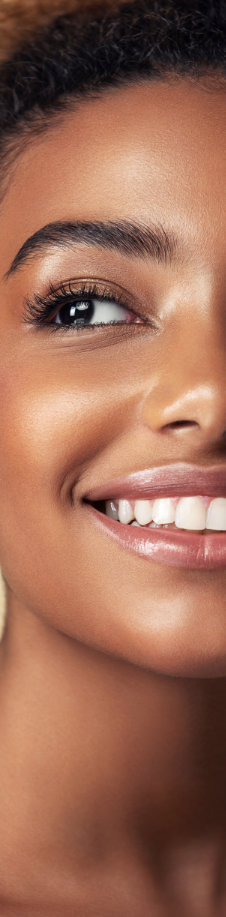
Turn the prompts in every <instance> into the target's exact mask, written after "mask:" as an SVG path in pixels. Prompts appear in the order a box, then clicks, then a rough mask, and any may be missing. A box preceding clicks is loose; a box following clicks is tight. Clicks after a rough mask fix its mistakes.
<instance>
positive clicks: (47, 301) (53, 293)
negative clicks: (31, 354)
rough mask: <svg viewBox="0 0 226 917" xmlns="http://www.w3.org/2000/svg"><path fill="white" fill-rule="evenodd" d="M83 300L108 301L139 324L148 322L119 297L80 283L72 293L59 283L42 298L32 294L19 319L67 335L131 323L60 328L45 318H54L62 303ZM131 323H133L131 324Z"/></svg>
mask: <svg viewBox="0 0 226 917" xmlns="http://www.w3.org/2000/svg"><path fill="white" fill-rule="evenodd" d="M84 297H86V300H92V299H94V298H95V299H99V300H101V302H111V303H115V304H116V305H117V304H118V305H119V306H121V307H123V308H124V309H127V310H128V312H130V313H131V314H132V315H134V318H138V319H140V320H141V321H142V322H143V323H148V320H147V319H145V317H144V316H141V315H139V314H138V313H137V312H135V310H134V309H132V308H131V305H130V304H129V303H128V301H126V299H125V298H124V297H123V296H122V294H120V293H119V294H118V293H113V292H111V291H110V290H107V289H106V288H105V289H103V288H102V289H100V287H98V285H97V284H96V283H92V284H90V283H84V284H83V285H82V286H81V287H80V288H79V289H76V290H74V289H73V287H72V284H71V283H67V285H65V284H64V283H62V284H61V286H60V287H59V289H58V290H55V289H54V287H53V286H52V285H51V284H50V287H49V291H48V293H47V295H46V296H45V297H42V296H40V295H39V294H38V293H35V294H34V298H33V300H29V299H27V300H26V309H25V312H24V315H23V320H24V322H26V323H29V324H33V325H36V326H39V327H43V326H45V327H47V328H48V329H49V330H50V331H51V332H59V331H61V332H64V333H65V332H68V331H72V330H73V331H76V332H77V333H78V332H80V333H81V332H83V333H84V331H87V330H90V329H91V330H92V331H95V330H98V328H103V327H105V328H109V326H110V325H112V326H118V325H122V326H123V325H125V324H131V323H129V322H128V323H127V322H123V321H118V322H117V321H111V322H102V323H96V324H95V323H94V324H89V325H81V326H79V325H77V326H76V325H66V324H65V325H64V324H63V323H62V325H61V324H60V323H54V322H53V323H51V322H49V321H48V319H49V318H50V317H51V316H52V318H53V319H54V317H55V316H56V315H57V313H58V312H59V311H60V309H62V307H63V306H65V305H66V304H68V305H70V303H72V302H76V300H77V302H79V301H80V300H82V299H83V298H84ZM134 324H135V323H134Z"/></svg>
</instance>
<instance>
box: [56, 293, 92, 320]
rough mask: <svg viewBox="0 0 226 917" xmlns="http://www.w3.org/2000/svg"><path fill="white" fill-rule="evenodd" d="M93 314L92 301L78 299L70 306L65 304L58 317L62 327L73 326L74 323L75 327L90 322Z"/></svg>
mask: <svg viewBox="0 0 226 917" xmlns="http://www.w3.org/2000/svg"><path fill="white" fill-rule="evenodd" d="M93 313H94V305H93V301H92V299H87V300H83V299H80V300H78V301H77V302H72V303H71V304H70V305H69V303H66V304H65V306H62V307H61V309H60V311H59V316H60V321H61V322H62V324H63V325H73V324H75V323H76V325H84V324H85V323H86V322H90V321H91V319H92V318H93Z"/></svg>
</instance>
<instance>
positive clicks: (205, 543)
mask: <svg viewBox="0 0 226 917" xmlns="http://www.w3.org/2000/svg"><path fill="white" fill-rule="evenodd" d="M224 495H226V467H225V465H215V466H212V467H207V466H200V465H190V464H187V463H182V462H181V463H178V464H177V463H174V464H171V465H160V466H159V467H157V468H156V467H155V468H146V469H144V470H143V471H138V472H135V473H132V474H130V475H128V476H127V477H124V478H117V479H115V480H113V481H108V482H107V483H106V484H101V485H100V486H98V487H95V488H93V489H92V490H90V491H89V493H88V494H87V495H86V497H85V500H90V501H92V502H95V501H100V500H117V499H120V498H125V499H128V500H136V499H140V500H142V499H143V500H145V499H153V498H154V497H156V496H158V497H164V496H168V497H180V496H208V497H217V496H224ZM84 508H85V509H86V511H87V512H88V513H89V515H90V518H92V520H93V522H94V524H96V525H97V526H98V528H99V530H101V531H102V532H103V533H105V535H107V536H110V537H111V538H113V540H114V541H116V542H117V544H118V545H119V546H120V547H122V548H124V549H127V550H129V551H132V552H133V553H135V554H136V555H138V556H140V557H143V558H146V559H147V560H151V561H155V562H156V563H159V564H166V565H168V566H175V567H184V568H187V569H195V570H214V569H218V568H222V567H225V566H226V532H216V533H212V532H211V533H210V534H206V533H205V534H202V533H201V534H200V533H198V532H187V531H181V530H179V529H178V530H175V529H163V527H162V526H159V527H157V528H154V529H151V528H146V527H141V526H139V527H137V526H130V525H123V524H122V523H120V522H116V521H115V520H114V519H111V518H110V517H108V516H106V515H104V513H101V512H99V510H98V509H97V508H96V507H94V506H92V505H91V503H86V502H85V503H84Z"/></svg>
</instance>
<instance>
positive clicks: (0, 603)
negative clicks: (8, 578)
mask: <svg viewBox="0 0 226 917" xmlns="http://www.w3.org/2000/svg"><path fill="white" fill-rule="evenodd" d="M4 609H5V601H4V589H3V582H2V578H1V571H0V637H1V632H2V626H3V620H4Z"/></svg>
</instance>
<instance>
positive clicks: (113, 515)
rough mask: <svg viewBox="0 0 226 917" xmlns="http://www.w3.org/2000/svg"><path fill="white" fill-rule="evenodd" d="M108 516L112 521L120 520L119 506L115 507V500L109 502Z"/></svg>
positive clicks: (107, 506) (107, 507)
mask: <svg viewBox="0 0 226 917" xmlns="http://www.w3.org/2000/svg"><path fill="white" fill-rule="evenodd" d="M106 516H110V519H118V510H117V506H115V503H114V500H107V503H106Z"/></svg>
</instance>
